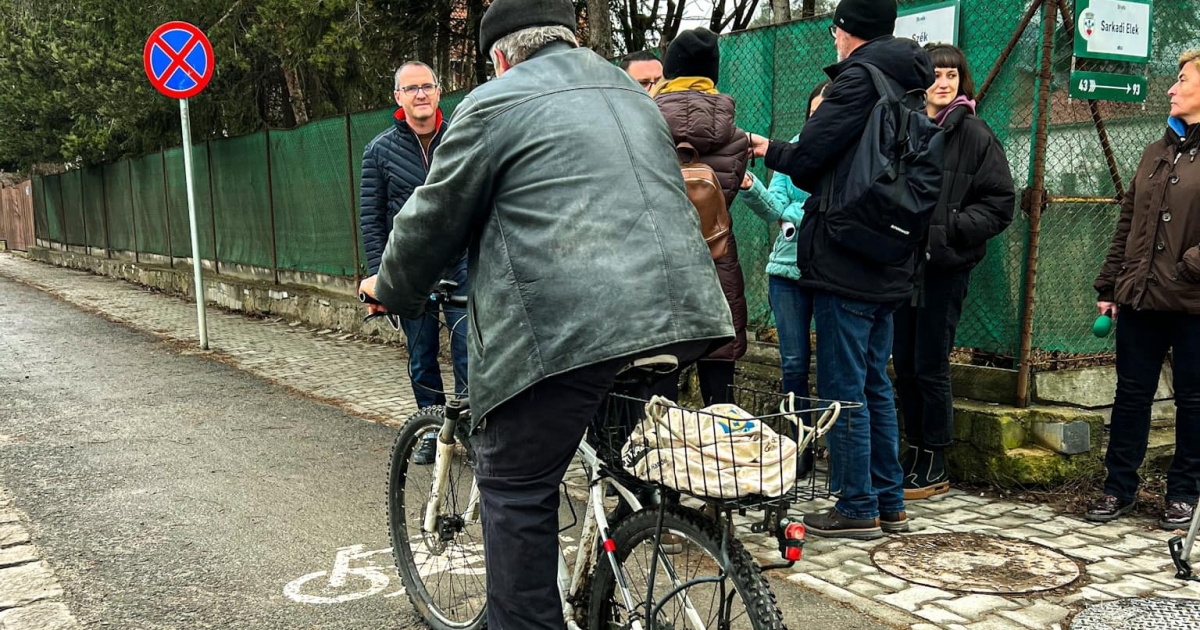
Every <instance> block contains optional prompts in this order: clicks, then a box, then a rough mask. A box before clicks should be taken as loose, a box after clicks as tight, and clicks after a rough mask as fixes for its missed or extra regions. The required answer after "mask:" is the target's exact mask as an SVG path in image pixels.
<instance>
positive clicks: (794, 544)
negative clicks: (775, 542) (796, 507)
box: [779, 523, 804, 562]
mask: <svg viewBox="0 0 1200 630" xmlns="http://www.w3.org/2000/svg"><path fill="white" fill-rule="evenodd" d="M779 551H780V552H781V553H782V554H783V559H784V560H787V561H788V562H799V561H800V558H801V556H803V555H804V523H788V525H787V527H785V528H784V529H783V532H782V535H781V536H780V538H779Z"/></svg>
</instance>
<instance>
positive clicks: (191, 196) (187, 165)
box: [179, 98, 208, 350]
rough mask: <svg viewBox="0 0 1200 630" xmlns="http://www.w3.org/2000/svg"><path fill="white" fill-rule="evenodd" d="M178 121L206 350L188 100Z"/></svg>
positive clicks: (198, 314)
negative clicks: (180, 124) (181, 130)
mask: <svg viewBox="0 0 1200 630" xmlns="http://www.w3.org/2000/svg"><path fill="white" fill-rule="evenodd" d="M179 120H180V122H182V123H183V172H184V177H185V179H186V180H187V202H188V222H189V223H190V224H191V228H192V274H193V275H194V276H195V280H196V322H197V324H198V326H199V328H200V349H201V350H208V322H207V320H206V318H205V312H204V308H205V305H204V278H203V277H202V276H201V275H200V237H199V232H198V231H197V229H196V184H195V181H194V179H193V178H192V125H191V121H190V120H189V118H188V100H187V99H186V98H181V99H179Z"/></svg>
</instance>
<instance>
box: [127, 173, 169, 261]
mask: <svg viewBox="0 0 1200 630" xmlns="http://www.w3.org/2000/svg"><path fill="white" fill-rule="evenodd" d="M130 177H131V178H132V179H131V181H132V183H133V214H134V219H135V222H136V224H137V246H138V251H139V252H143V253H150V254H158V255H160V256H168V255H170V253H171V252H170V250H169V249H168V248H167V238H168V237H167V199H166V194H167V193H166V186H165V182H164V181H163V163H162V155H160V154H158V153H151V154H149V155H143V156H142V157H140V158H136V159H133V160H130Z"/></svg>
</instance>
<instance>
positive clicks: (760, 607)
mask: <svg viewBox="0 0 1200 630" xmlns="http://www.w3.org/2000/svg"><path fill="white" fill-rule="evenodd" d="M657 528H658V510H657V509H656V508H651V509H647V510H642V511H640V512H637V513H635V514H633V515H631V516H629V517H628V518H626V519H623V520H622V521H621V522H620V524H618V525H617V527H616V529H615V530H614V531H613V534H612V539H613V542H614V543H615V544H616V548H617V551H616V554H617V560H618V564H619V565H620V567H621V571H622V573H623V574H624V577H625V580H624V581H625V584H627V585H628V588H629V595H630V598H631V600H632V602H633V607H632V609H630V607H628V606H627V605H626V602H625V598H624V597H623V596H622V594H621V592H620V591H619V589H618V587H617V581H616V579H615V576H614V574H613V567H612V563H611V561H610V560H609V559H608V557H607V556H606V555H602V556H601V557H600V558H599V559H598V560H597V567H596V575H595V580H594V582H593V583H592V596H591V600H590V605H589V615H588V617H589V624H588V625H589V628H590V629H591V630H615V629H618V628H620V629H628V628H631V627H634V623H635V622H636V623H637V624H639V625H640V626H641V627H642V628H654V629H656V630H666V629H670V630H700V629H702V628H721V629H729V630H733V629H748V630H784V629H785V628H786V626H784V623H783V615H782V614H781V613H780V612H779V607H778V606H777V605H776V603H775V595H774V593H772V592H771V587H770V586H769V585H768V584H767V580H766V578H764V577H763V575H762V572H761V571H760V569H759V568H758V565H757V564H755V562H754V560H753V558H751V556H750V554H749V552H747V551H746V549H745V547H743V546H742V544H741V543H740V542H738V541H737V539H734V538H730V539H729V541H728V546H727V549H726V553H724V554H723V553H722V550H721V540H722V536H721V530H720V529H719V528H718V526H717V524H716V523H714V522H712V521H710V520H708V519H706V518H704V517H703V516H702V515H701V514H699V513H698V512H695V511H694V510H688V509H685V508H679V507H667V508H666V512H665V513H664V514H663V521H662V532H663V536H667V535H668V534H670V535H672V536H673V537H676V540H674V541H671V542H672V543H675V542H679V541H680V540H681V541H682V545H681V547H682V548H681V549H679V548H678V547H679V545H672V546H674V547H676V548H675V549H672V551H675V553H671V554H664V553H663V552H662V551H659V555H658V561H657V562H655V561H654V551H655V549H654V537H655V533H656V531H657ZM663 546H664V547H667V545H666V544H665V543H664V545H663ZM723 557H727V560H722V558H723ZM652 567H654V569H655V571H654V588H653V592H652V593H651V591H650V588H649V587H650V573H651V568H652ZM705 578H709V579H710V580H706V581H703V582H696V583H694V584H691V585H690V586H687V587H686V588H683V589H682V590H680V591H678V592H677V593H675V594H674V595H672V596H671V598H670V599H669V600H668V601H667V602H666V603H665V604H664V605H663V606H662V608H661V609H660V610H659V611H658V612H657V614H655V615H654V620H653V621H652V622H649V623H648V622H647V619H648V615H647V607H646V601H647V596H648V595H649V596H650V598H651V599H652V600H653V603H654V604H657V603H658V602H660V601H662V600H663V599H664V598H665V597H667V595H668V594H670V593H671V592H672V591H673V590H675V589H677V588H678V587H680V586H683V585H685V584H688V583H689V582H693V581H694V580H701V579H705Z"/></svg>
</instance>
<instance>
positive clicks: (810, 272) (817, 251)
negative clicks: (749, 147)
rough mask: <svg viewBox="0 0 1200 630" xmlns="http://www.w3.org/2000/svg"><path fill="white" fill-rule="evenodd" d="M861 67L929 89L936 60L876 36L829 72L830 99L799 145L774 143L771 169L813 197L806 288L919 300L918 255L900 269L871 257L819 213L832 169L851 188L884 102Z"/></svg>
mask: <svg viewBox="0 0 1200 630" xmlns="http://www.w3.org/2000/svg"><path fill="white" fill-rule="evenodd" d="M861 62H867V63H870V64H872V65H874V66H876V67H877V68H879V69H880V70H881V71H882V72H883V74H884V75H886V76H887V77H888V78H889V79H890V80H891V81H893V82H894V83H895V84H896V85H898V86H899V87H900V88H902V89H903V90H904V91H909V90H918V89H919V90H924V89H926V88H928V87H929V86H930V85H932V84H933V81H934V74H933V64H931V63H930V61H929V55H928V54H927V53H926V52H925V51H924V50H923V49H922V48H921V47H920V45H918V44H917V43H916V42H914V41H913V40H911V39H898V38H895V37H892V36H890V35H885V36H883V37H879V38H876V39H873V40H871V41H869V42H867V43H866V44H863V45H862V46H861V47H859V48H858V49H857V50H855V51H854V52H853V53H851V54H850V56H849V57H848V58H846V60H845V61H842V62H840V63H837V64H834V65H832V66H829V67H828V68H826V69H825V74H827V75H829V78H830V80H831V81H832V84H831V85H830V86H829V88H828V89H827V93H828V96H826V98H825V101H824V102H822V103H821V106H820V107H818V108H817V111H816V112H814V113H813V115H812V118H809V120H808V122H806V123H805V124H804V130H803V131H802V132H801V133H800V137H799V138H797V139H796V141H795V142H790V143H789V142H778V141H772V142H771V145H770V148H769V149H768V150H767V159H766V164H767V168H770V169H772V170H775V171H778V172H780V173H783V174H784V175H787V176H788V177H791V178H792V183H793V184H795V185H796V187H797V188H799V189H801V190H804V191H807V192H809V193H811V194H812V196H811V197H809V198H808V202H807V203H805V205H804V210H805V212H804V219H803V220H801V222H800V227H799V233H798V234H797V236H796V243H797V256H796V266H797V267H799V269H800V280H799V283H800V285H801V286H805V287H808V288H811V289H817V290H821V291H826V292H829V293H833V294H835V295H839V296H842V297H843V298H846V299H850V300H862V301H866V302H899V301H900V300H903V299H905V298H907V297H909V296H910V295H912V291H913V279H914V276H915V271H916V269H915V267H916V265H915V261H916V257H915V256H914V257H913V258H912V259H910V260H909V261H907V262H906V263H904V264H898V265H881V264H879V263H876V262H873V261H871V260H868V259H866V258H864V257H862V256H861V255H859V254H857V253H855V252H853V251H850V250H848V249H846V248H844V247H842V246H841V245H839V244H837V243H836V242H835V241H834V240H833V238H832V237H831V236H830V235H829V234H828V231H827V230H826V229H825V220H824V217H823V215H822V214H821V212H820V211H819V208H820V207H821V197H822V195H823V194H824V192H825V191H823V190H821V188H822V186H821V182H822V180H823V179H824V178H825V176H826V174H827V173H829V171H831V170H832V171H834V182H833V188H834V191H835V192H836V191H838V190H840V189H842V188H843V187H845V183H846V176H847V174H848V173H849V171H850V165H851V163H852V162H853V158H854V151H855V147H856V146H857V144H858V141H859V139H860V138H861V137H862V134H863V131H864V130H865V129H866V125H867V119H868V117H869V116H870V114H871V110H872V108H874V106H875V103H876V101H878V100H879V95H878V93H877V92H876V91H875V85H874V83H873V82H872V81H871V76H870V74H869V72H868V71H867V69H866V68H864V67H863V66H862V65H861Z"/></svg>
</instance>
